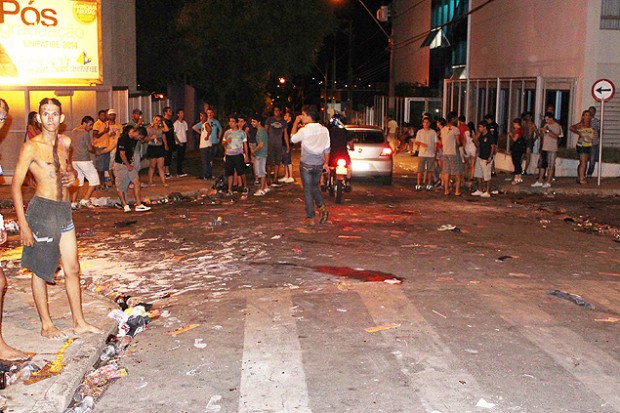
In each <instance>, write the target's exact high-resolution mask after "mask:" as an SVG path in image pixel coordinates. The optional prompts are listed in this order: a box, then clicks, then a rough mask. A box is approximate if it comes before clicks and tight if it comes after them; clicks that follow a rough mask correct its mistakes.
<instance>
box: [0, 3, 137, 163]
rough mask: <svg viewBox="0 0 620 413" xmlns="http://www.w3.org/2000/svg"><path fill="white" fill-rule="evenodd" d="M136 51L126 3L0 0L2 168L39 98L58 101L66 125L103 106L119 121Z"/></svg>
mask: <svg viewBox="0 0 620 413" xmlns="http://www.w3.org/2000/svg"><path fill="white" fill-rule="evenodd" d="M113 3H117V4H116V5H115V4H113ZM119 3H122V4H119ZM135 50H136V49H135V6H134V3H133V2H109V1H107V2H103V1H101V0H54V1H51V0H48V1H37V2H32V1H29V0H2V1H0V96H1V97H2V98H3V99H5V100H6V101H7V102H8V103H9V105H10V107H11V112H10V115H9V120H8V121H7V122H6V124H5V126H4V127H3V128H2V130H0V153H1V154H2V159H1V161H0V162H2V167H3V169H4V170H5V173H6V172H8V173H9V174H10V173H11V171H12V170H13V168H14V166H15V164H16V162H17V156H18V154H19V149H20V147H21V144H22V143H23V140H24V135H25V131H26V123H27V116H28V112H30V111H33V110H37V108H38V103H39V101H40V100H41V99H42V98H44V97H56V98H57V99H58V100H60V102H61V103H62V104H63V112H64V113H65V115H66V120H65V123H64V128H65V129H68V130H71V129H73V128H74V127H76V126H77V125H78V124H79V122H80V120H81V118H82V117H83V116H84V115H91V116H96V115H97V111H98V110H99V109H103V108H110V107H114V108H115V109H116V110H117V112H118V113H119V120H121V121H123V122H125V121H126V120H127V118H128V114H129V112H130V109H129V107H128V106H129V103H128V98H129V93H130V92H135V91H136V52H135Z"/></svg>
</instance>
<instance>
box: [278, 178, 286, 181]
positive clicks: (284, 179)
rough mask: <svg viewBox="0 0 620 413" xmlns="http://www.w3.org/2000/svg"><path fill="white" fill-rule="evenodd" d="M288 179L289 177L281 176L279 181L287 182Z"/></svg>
mask: <svg viewBox="0 0 620 413" xmlns="http://www.w3.org/2000/svg"><path fill="white" fill-rule="evenodd" d="M287 179H288V178H280V179H278V182H286V180H287Z"/></svg>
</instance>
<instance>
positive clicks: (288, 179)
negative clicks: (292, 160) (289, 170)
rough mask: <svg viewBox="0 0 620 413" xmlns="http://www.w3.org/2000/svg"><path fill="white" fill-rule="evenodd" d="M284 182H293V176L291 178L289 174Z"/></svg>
mask: <svg viewBox="0 0 620 413" xmlns="http://www.w3.org/2000/svg"><path fill="white" fill-rule="evenodd" d="M284 182H286V183H287V184H292V183H293V182H295V178H293V177H292V176H289V177H288V178H286V181H284Z"/></svg>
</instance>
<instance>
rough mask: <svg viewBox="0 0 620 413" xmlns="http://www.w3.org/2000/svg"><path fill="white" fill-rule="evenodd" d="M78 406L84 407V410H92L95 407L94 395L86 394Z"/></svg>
mask: <svg viewBox="0 0 620 413" xmlns="http://www.w3.org/2000/svg"><path fill="white" fill-rule="evenodd" d="M77 407H79V408H80V409H82V412H90V411H92V409H93V408H94V407H95V399H94V398H93V396H86V397H84V400H82V401H81V402H80V404H78V406H77ZM87 409H88V410H87Z"/></svg>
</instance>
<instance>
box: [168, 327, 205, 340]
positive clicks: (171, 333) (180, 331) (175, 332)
mask: <svg viewBox="0 0 620 413" xmlns="http://www.w3.org/2000/svg"><path fill="white" fill-rule="evenodd" d="M199 325H200V324H185V325H183V326H182V327H179V328H177V329H176V330H172V331H166V335H169V336H173V337H174V336H178V335H179V334H183V333H185V332H187V331H189V330H193V329H194V328H196V327H198V326H199Z"/></svg>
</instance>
